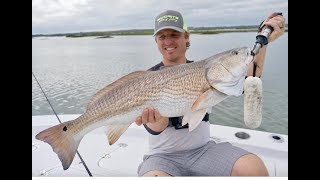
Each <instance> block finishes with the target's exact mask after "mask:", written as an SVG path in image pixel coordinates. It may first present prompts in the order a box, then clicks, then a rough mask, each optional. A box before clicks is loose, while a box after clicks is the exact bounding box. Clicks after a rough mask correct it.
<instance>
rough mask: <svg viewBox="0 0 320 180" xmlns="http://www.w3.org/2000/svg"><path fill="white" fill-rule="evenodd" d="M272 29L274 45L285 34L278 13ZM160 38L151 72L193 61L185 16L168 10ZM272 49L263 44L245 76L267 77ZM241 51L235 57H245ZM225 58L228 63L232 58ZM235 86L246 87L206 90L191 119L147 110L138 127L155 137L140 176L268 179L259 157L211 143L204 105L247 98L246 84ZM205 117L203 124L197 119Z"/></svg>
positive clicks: (158, 27)
mask: <svg viewBox="0 0 320 180" xmlns="http://www.w3.org/2000/svg"><path fill="white" fill-rule="evenodd" d="M266 26H271V27H272V28H273V32H272V33H271V34H270V36H269V37H268V43H271V42H272V41H274V40H276V39H277V38H278V37H280V36H281V35H282V34H283V33H284V32H285V18H284V17H283V16H280V15H278V14H277V13H272V14H270V16H268V17H267V18H266V20H265V21H264V22H263V23H262V24H261V26H260V30H263V29H264V28H265V27H266ZM259 33H261V31H259ZM154 37H155V41H156V43H157V46H158V49H159V51H160V53H161V54H162V56H163V60H162V61H161V62H160V63H159V64H157V65H155V66H154V67H152V68H150V69H149V70H150V71H157V70H160V69H167V68H171V67H174V66H175V65H181V64H186V63H192V61H189V60H187V58H186V51H187V49H188V48H189V46H190V33H189V32H188V29H187V25H186V23H185V20H184V19H183V17H182V15H181V13H179V12H177V11H174V10H167V11H164V12H162V13H161V14H159V15H158V16H157V17H156V18H155V28H154ZM266 48H267V46H266V45H265V46H263V47H262V48H261V49H260V51H259V53H258V54H257V55H256V56H254V59H253V61H250V64H249V65H248V66H247V67H246V68H247V71H246V74H244V75H243V77H244V76H252V75H253V74H255V76H257V77H260V76H261V74H262V70H263V64H264V59H265V55H266ZM240 51H241V50H239V52H235V51H233V52H231V53H240ZM219 56H225V54H221V55H219V54H218V55H216V56H215V57H214V58H219ZM248 56H249V55H248ZM224 58H226V59H227V58H229V56H225V57H224ZM252 58H253V57H252ZM165 66H167V67H165ZM209 71H210V70H209ZM215 72H216V74H218V75H217V76H224V73H225V74H226V73H229V74H230V72H225V71H224V72H222V71H220V70H217V71H215ZM209 79H210V78H209ZM212 79H213V78H212ZM219 80H221V79H219ZM229 80H230V78H229ZM229 82H232V81H228V83H229ZM234 82H237V83H238V82H242V83H239V85H238V84H236V85H234V84H232V85H230V84H228V85H225V84H223V83H220V85H219V82H217V83H212V84H213V85H212V87H211V88H209V90H204V91H205V92H204V93H203V94H201V95H200V97H199V98H198V99H197V100H196V102H195V103H194V104H193V105H192V110H193V111H192V112H190V113H189V114H187V115H185V116H180V117H165V116H162V114H160V113H159V110H158V109H157V108H155V107H148V108H145V109H144V110H143V112H142V114H141V115H140V116H138V117H137V118H136V121H135V122H136V124H137V125H142V124H143V125H144V126H145V128H146V130H147V131H148V132H149V133H150V137H149V149H150V150H149V152H148V153H147V154H146V155H145V156H144V158H143V162H142V163H141V164H140V166H139V167H138V175H139V176H268V170H267V169H266V167H265V165H264V163H263V161H262V160H261V159H260V158H259V157H258V156H257V155H255V154H253V153H250V152H248V151H246V150H244V149H241V148H239V147H236V146H233V145H232V144H230V143H228V142H223V143H215V142H214V141H212V140H210V123H209V122H208V119H209V118H208V117H209V116H208V114H207V110H208V109H206V108H201V107H207V106H206V105H204V104H206V103H209V101H216V102H214V104H217V103H219V102H221V101H222V100H223V99H225V98H226V96H227V95H236V96H238V95H241V94H242V91H243V89H242V88H241V87H243V80H239V79H237V80H234ZM241 85H242V86H241ZM230 87H231V88H233V89H230ZM234 87H236V88H234ZM235 89H236V90H235ZM235 91H236V92H235ZM239 92H240V93H239ZM225 94H226V95H225ZM187 95H188V94H187ZM217 99H218V100H217ZM209 104H210V103H209ZM168 105H169V104H168ZM210 105H213V104H210ZM208 106H209V105H208ZM202 109H205V110H202ZM199 117H201V119H202V121H201V120H200V121H199V120H195V119H197V118H198V119H199ZM190 128H191V129H190Z"/></svg>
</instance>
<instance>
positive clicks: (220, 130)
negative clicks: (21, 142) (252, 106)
mask: <svg viewBox="0 0 320 180" xmlns="http://www.w3.org/2000/svg"><path fill="white" fill-rule="evenodd" d="M78 116H79V115H78V114H75V115H59V118H60V120H61V121H62V122H64V121H68V120H71V119H74V118H76V117H78ZM58 123H59V122H58V120H57V118H56V116H55V115H47V116H32V176H33V177H38V176H40V177H41V176H73V177H74V176H77V177H79V176H88V172H87V171H86V169H85V167H84V166H83V164H82V163H81V161H80V158H79V157H78V155H77V154H76V156H75V158H74V160H73V163H72V165H71V166H70V168H69V169H68V170H63V168H62V166H61V162H60V160H59V158H58V156H57V155H56V153H54V152H53V150H52V148H51V146H50V145H49V144H47V143H44V142H42V141H39V140H36V139H35V137H34V136H35V135H36V134H37V133H38V132H40V131H41V130H43V129H45V128H47V127H51V126H52V125H56V124H58ZM104 130H105V129H104V128H98V129H96V130H94V131H92V132H90V133H88V134H87V135H86V136H85V137H84V138H83V139H82V141H81V143H80V145H79V148H78V152H79V153H80V155H81V157H82V159H83V160H84V162H85V163H86V165H87V167H88V169H89V171H90V172H91V174H92V176H100V177H101V176H109V177H110V176H113V177H124V176H137V172H136V171H137V167H138V165H139V164H140V162H141V161H142V157H143V155H144V154H145V153H146V151H147V150H148V132H147V131H146V130H145V129H144V128H143V126H137V125H136V124H135V123H133V124H132V125H131V126H130V127H129V128H128V129H127V131H126V132H125V133H124V134H123V135H122V136H121V137H120V139H119V140H118V141H117V142H116V143H115V144H114V145H112V146H109V145H108V140H107V137H106V135H105V133H104ZM236 133H239V134H240V136H241V137H245V136H246V135H245V134H243V133H247V134H248V135H249V136H250V137H249V138H248V139H241V138H238V137H236V136H235V134H236ZM211 138H212V139H213V140H214V141H216V142H217V143H218V142H224V141H228V142H230V143H232V144H234V145H236V146H239V147H242V148H244V149H247V150H249V151H251V152H253V153H256V154H257V155H258V156H259V157H261V158H262V159H263V161H264V162H265V164H266V166H267V168H268V171H269V174H270V176H282V177H284V176H285V177H287V176H288V136H287V135H283V134H273V133H268V132H262V131H255V130H248V129H241V128H234V127H227V126H220V125H211Z"/></svg>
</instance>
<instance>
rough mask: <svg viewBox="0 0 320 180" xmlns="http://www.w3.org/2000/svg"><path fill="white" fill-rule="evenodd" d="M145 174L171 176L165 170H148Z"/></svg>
mask: <svg viewBox="0 0 320 180" xmlns="http://www.w3.org/2000/svg"><path fill="white" fill-rule="evenodd" d="M143 176H149V177H155V176H171V175H170V174H167V173H165V172H163V171H157V170H155V171H148V172H146V173H145V174H144V175H143Z"/></svg>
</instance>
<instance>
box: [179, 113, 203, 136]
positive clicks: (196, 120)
mask: <svg viewBox="0 0 320 180" xmlns="http://www.w3.org/2000/svg"><path fill="white" fill-rule="evenodd" d="M207 110H208V108H207V109H201V110H197V111H195V112H192V113H189V114H187V115H185V116H184V117H183V119H182V126H184V125H186V124H187V123H188V124H189V132H190V131H192V130H194V129H195V128H196V127H197V126H198V125H199V124H200V122H201V121H202V119H203V118H204V116H205V115H206V113H207Z"/></svg>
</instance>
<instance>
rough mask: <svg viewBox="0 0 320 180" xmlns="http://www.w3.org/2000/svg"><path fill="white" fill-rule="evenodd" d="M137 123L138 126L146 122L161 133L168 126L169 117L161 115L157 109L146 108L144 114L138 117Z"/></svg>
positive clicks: (149, 126) (154, 130)
mask: <svg viewBox="0 0 320 180" xmlns="http://www.w3.org/2000/svg"><path fill="white" fill-rule="evenodd" d="M136 124H137V125H138V126H140V125H141V124H146V126H147V127H148V128H149V129H151V130H152V131H153V132H159V133H160V132H162V131H163V130H164V129H166V128H167V127H168V124H169V118H167V117H163V116H161V115H160V113H159V111H158V110H156V109H153V108H146V109H144V110H143V112H142V115H141V116H138V117H137V119H136ZM148 131H149V130H148ZM149 132H150V131H149Z"/></svg>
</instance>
